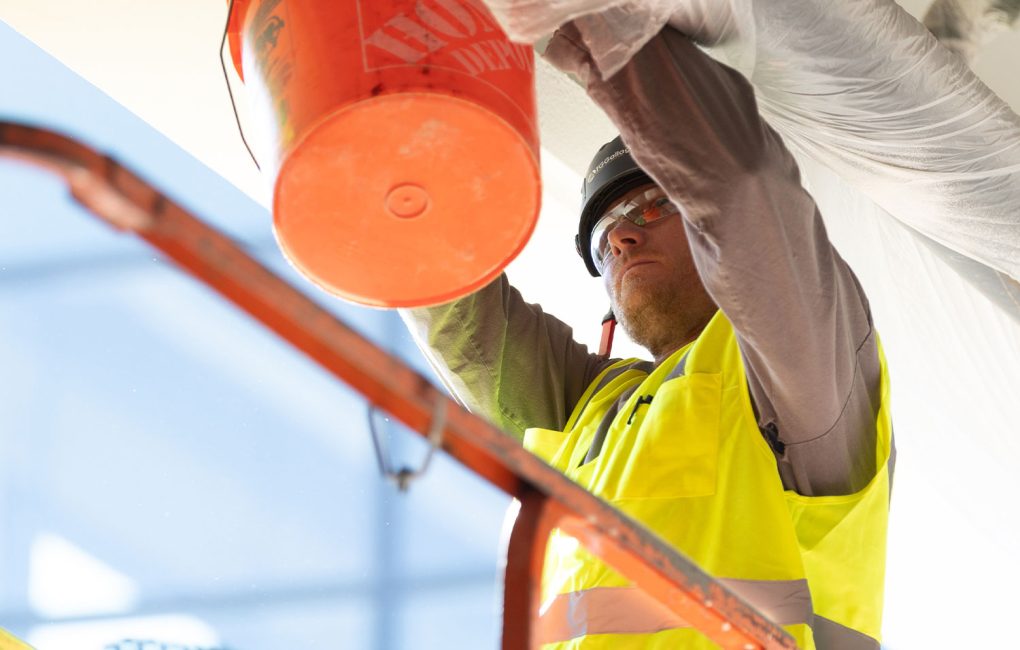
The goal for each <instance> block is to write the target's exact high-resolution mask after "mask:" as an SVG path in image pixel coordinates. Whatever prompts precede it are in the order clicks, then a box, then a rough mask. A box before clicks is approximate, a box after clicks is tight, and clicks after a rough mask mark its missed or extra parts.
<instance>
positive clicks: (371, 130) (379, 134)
mask: <svg viewBox="0 0 1020 650" xmlns="http://www.w3.org/2000/svg"><path fill="white" fill-rule="evenodd" d="M540 201H541V186H540V176H539V169H538V161H537V159H536V158H535V156H534V155H533V154H532V150H531V148H530V147H529V146H528V143H527V142H526V140H525V139H524V138H523V137H522V136H521V135H520V134H519V133H518V132H517V131H516V130H514V129H513V128H512V127H511V126H510V125H509V124H507V123H506V122H505V121H504V120H502V119H501V118H500V117H499V116H497V115H495V114H494V113H492V112H490V111H488V110H486V109H484V108H482V107H481V106H478V105H477V104H473V103H471V102H468V101H465V100H462V99H459V98H457V97H453V96H450V95H443V94H438V93H435V94H434V93H398V94H392V95H383V96H380V97H375V98H372V99H369V100H365V101H362V102H358V103H356V104H353V105H349V106H345V107H344V108H342V109H340V110H339V111H337V112H335V113H333V114H332V115H330V116H329V117H328V118H326V119H325V120H324V121H323V122H321V123H319V125H318V126H317V127H316V128H315V129H313V130H312V131H311V132H310V133H309V134H308V135H307V136H305V137H304V139H303V140H301V141H300V143H299V144H298V145H297V146H296V147H295V148H294V149H293V150H292V151H291V152H290V154H289V155H288V156H287V158H286V160H285V161H284V163H283V166H282V167H281V169H280V173H279V175H278V177H277V181H276V191H275V193H274V200H273V218H274V223H275V230H276V236H277V239H278V241H279V243H280V246H281V248H282V249H283V251H284V254H285V255H286V256H287V258H288V259H289V260H290V261H291V263H292V264H293V265H294V266H295V267H296V268H297V269H298V270H299V271H300V272H301V273H303V274H304V275H306V276H307V277H308V278H310V279H311V280H312V281H313V282H315V283H316V284H317V285H319V286H320V287H322V288H323V289H325V290H326V291H329V292H330V293H333V294H335V295H337V296H340V297H342V298H345V299H347V300H351V301H354V302H357V303H360V304H364V305H371V306H376V307H415V306H422V305H429V304H438V303H441V302H448V301H450V300H453V299H454V298H458V297H460V296H463V295H466V294H468V293H470V292H472V291H474V290H476V289H479V288H481V287H483V286H485V285H486V284H488V283H489V282H490V281H492V280H493V279H494V278H495V277H496V276H497V275H498V274H499V273H500V272H501V271H502V269H503V268H504V267H505V266H506V265H507V264H508V263H509V262H510V261H511V260H512V259H513V258H514V257H516V255H517V254H518V253H519V252H520V251H521V249H523V248H524V245H525V243H527V240H528V238H529V237H530V236H531V233H532V231H533V229H534V227H535V222H536V220H537V218H538V211H539V206H540Z"/></svg>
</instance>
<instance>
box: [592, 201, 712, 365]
mask: <svg viewBox="0 0 1020 650" xmlns="http://www.w3.org/2000/svg"><path fill="white" fill-rule="evenodd" d="M653 187H654V185H647V186H643V187H639V188H637V189H635V190H632V191H631V192H628V193H627V194H624V195H623V196H621V197H620V198H618V199H617V200H615V201H614V202H613V203H611V204H610V205H609V207H608V208H607V210H606V212H609V211H610V210H612V209H613V208H614V207H616V206H618V205H620V204H622V203H624V202H627V201H631V200H633V199H634V198H635V197H638V196H640V195H642V194H644V193H645V192H647V191H648V190H649V189H650V188H653ZM607 241H608V244H609V249H608V251H607V252H606V255H605V259H604V261H603V268H602V277H603V280H604V282H605V286H606V292H607V293H608V294H609V300H610V303H611V304H612V307H613V313H614V314H616V317H617V319H618V320H619V321H620V324H621V325H622V326H623V328H624V329H625V330H626V331H627V334H628V335H629V336H630V337H631V338H632V339H633V340H634V341H635V342H637V343H638V344H640V345H642V346H644V347H646V348H648V349H649V350H650V351H651V352H652V354H654V355H655V356H656V357H657V358H658V357H659V356H660V355H661V353H663V352H667V351H668V352H671V351H672V350H666V348H669V347H674V349H675V347H679V346H678V345H675V343H676V342H677V341H679V339H680V338H683V337H686V336H687V335H688V334H689V333H690V331H691V330H692V328H694V327H695V326H703V325H704V318H705V316H704V315H705V314H706V313H708V314H709V315H710V314H711V313H714V312H715V305H714V303H713V302H712V300H711V298H709V297H708V294H707V292H706V291H705V288H704V285H702V283H701V278H700V276H699V275H698V271H697V268H696V267H695V265H694V260H693V257H692V255H691V249H690V246H689V245H688V243H687V233H686V231H685V230H684V222H683V218H682V217H681V216H680V215H673V216H669V217H665V218H662V219H659V220H658V221H654V222H652V223H648V224H646V225H644V226H637V225H634V224H632V223H630V222H628V221H625V220H624V221H620V222H619V223H618V224H617V225H616V227H614V228H613V229H612V230H610V231H609V232H608V234H607ZM695 321H696V323H695ZM686 340H688V339H685V340H684V341H683V342H686Z"/></svg>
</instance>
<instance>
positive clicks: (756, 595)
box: [539, 578, 828, 647]
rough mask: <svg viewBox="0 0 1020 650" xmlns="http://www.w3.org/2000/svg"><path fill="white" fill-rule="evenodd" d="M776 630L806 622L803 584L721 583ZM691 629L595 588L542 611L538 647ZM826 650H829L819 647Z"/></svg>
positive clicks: (616, 592) (627, 590) (628, 591)
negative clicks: (580, 639) (588, 637)
mask: <svg viewBox="0 0 1020 650" xmlns="http://www.w3.org/2000/svg"><path fill="white" fill-rule="evenodd" d="M720 582H722V583H723V584H725V585H726V586H727V587H729V588H730V589H733V590H734V591H735V592H737V593H738V594H739V595H740V596H741V597H742V598H743V599H744V600H746V601H747V602H748V603H750V604H751V605H752V606H754V607H755V608H757V609H758V610H759V611H760V612H762V613H763V614H764V615H765V616H767V617H769V618H770V619H772V620H773V621H775V622H776V623H779V624H780V625H795V624H797V623H810V622H811V618H812V616H811V593H810V591H809V590H808V584H807V580H728V579H725V578H724V579H722V580H720ZM688 627H691V625H690V624H689V623H688V622H687V621H685V620H684V619H683V618H681V617H679V616H677V615H676V614H674V613H673V612H672V611H670V610H669V609H668V608H667V607H666V606H665V605H663V604H662V603H660V602H658V601H657V600H655V599H654V598H652V597H651V596H649V595H648V594H646V593H645V592H643V591H641V590H640V589H637V588H635V587H595V588H592V589H585V590H584V591H577V592H573V593H567V594H560V595H559V596H557V597H556V598H554V599H553V600H552V601H551V602H549V603H546V604H545V605H543V607H542V613H541V618H540V619H539V634H540V636H541V642H542V643H543V644H545V643H558V642H561V641H569V640H570V639H575V638H577V637H580V636H585V635H588V634H652V633H655V632H660V631H662V630H669V629H673V628H688ZM822 647H828V646H822Z"/></svg>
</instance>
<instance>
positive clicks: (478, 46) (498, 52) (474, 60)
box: [450, 40, 533, 76]
mask: <svg viewBox="0 0 1020 650" xmlns="http://www.w3.org/2000/svg"><path fill="white" fill-rule="evenodd" d="M526 47H527V46H525V45H517V44H515V43H509V42H507V41H504V40H491V41H482V42H480V43H472V44H471V45H469V46H468V47H464V48H460V49H457V50H454V51H452V52H450V56H452V57H453V58H454V59H456V61H457V62H458V63H460V64H461V66H463V67H464V70H465V71H466V72H467V73H468V74H470V75H472V76H477V75H479V74H481V73H483V72H493V71H495V70H509V69H510V68H512V67H513V68H517V69H518V70H526V71H528V72H531V70H532V68H533V65H532V62H531V59H529V58H528V56H527V55H526V53H525V52H522V51H521V49H522V48H526Z"/></svg>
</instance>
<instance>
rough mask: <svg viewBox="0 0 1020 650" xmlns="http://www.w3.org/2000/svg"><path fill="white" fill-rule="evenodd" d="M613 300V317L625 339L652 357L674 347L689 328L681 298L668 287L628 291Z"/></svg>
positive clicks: (656, 285) (663, 284)
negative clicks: (643, 349) (621, 328)
mask: <svg viewBox="0 0 1020 650" xmlns="http://www.w3.org/2000/svg"><path fill="white" fill-rule="evenodd" d="M620 293H621V294H623V296H622V299H621V298H620V297H619V296H616V297H614V298H613V300H612V306H613V314H614V315H615V316H616V320H617V321H618V322H619V323H620V326H621V327H623V330H624V331H625V332H627V336H629V337H630V338H631V340H633V341H634V342H635V343H637V344H638V345H640V346H641V347H643V348H645V349H647V350H648V351H649V352H651V353H652V355H653V356H655V357H656V358H659V356H660V355H661V354H662V353H663V352H665V351H668V350H669V348H670V347H671V346H676V345H677V342H678V341H681V339H682V338H683V337H684V336H685V335H686V333H687V331H688V330H689V328H690V325H691V324H690V323H689V322H688V321H689V320H691V316H692V315H691V314H688V313H687V311H688V310H686V309H685V308H684V307H685V301H684V299H683V296H682V295H681V293H680V292H679V291H677V290H676V287H673V286H671V285H670V284H669V283H665V282H664V283H654V284H649V285H645V286H640V287H634V286H632V287H628V289H625V290H624V291H621V292H620Z"/></svg>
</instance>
